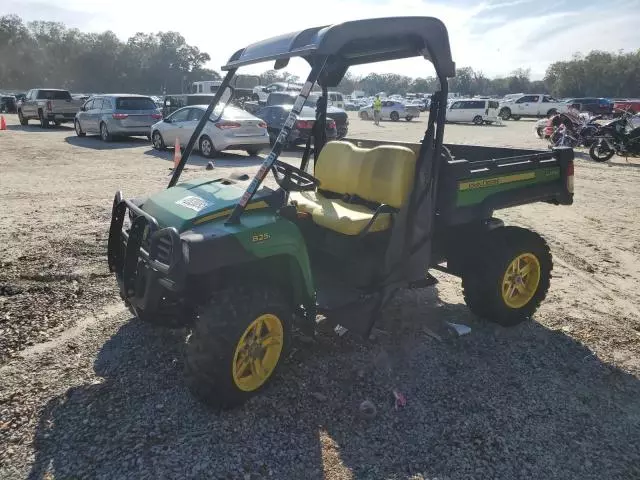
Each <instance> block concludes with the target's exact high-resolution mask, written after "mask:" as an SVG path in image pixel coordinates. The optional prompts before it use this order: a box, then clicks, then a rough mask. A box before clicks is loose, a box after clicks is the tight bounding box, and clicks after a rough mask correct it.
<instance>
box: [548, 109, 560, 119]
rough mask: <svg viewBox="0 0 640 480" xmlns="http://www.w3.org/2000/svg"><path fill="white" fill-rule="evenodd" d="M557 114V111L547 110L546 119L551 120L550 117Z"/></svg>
mask: <svg viewBox="0 0 640 480" xmlns="http://www.w3.org/2000/svg"><path fill="white" fill-rule="evenodd" d="M557 113H558V111H557V110H556V109H555V108H552V109H551V110H549V111H548V112H547V118H551V117H553V116H554V115H556V114H557Z"/></svg>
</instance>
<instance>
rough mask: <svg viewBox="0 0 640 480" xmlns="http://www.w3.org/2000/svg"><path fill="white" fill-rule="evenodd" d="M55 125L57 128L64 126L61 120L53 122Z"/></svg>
mask: <svg viewBox="0 0 640 480" xmlns="http://www.w3.org/2000/svg"><path fill="white" fill-rule="evenodd" d="M53 124H54V125H55V126H56V127H59V126H60V125H62V122H61V121H60V120H54V121H53Z"/></svg>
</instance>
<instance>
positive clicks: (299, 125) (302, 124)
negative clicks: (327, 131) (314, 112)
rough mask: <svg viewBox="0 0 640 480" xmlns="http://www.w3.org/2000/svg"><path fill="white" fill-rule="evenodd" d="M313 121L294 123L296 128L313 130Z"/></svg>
mask: <svg viewBox="0 0 640 480" xmlns="http://www.w3.org/2000/svg"><path fill="white" fill-rule="evenodd" d="M313 123H314V121H313V120H298V121H297V122H296V128H305V129H306V128H313Z"/></svg>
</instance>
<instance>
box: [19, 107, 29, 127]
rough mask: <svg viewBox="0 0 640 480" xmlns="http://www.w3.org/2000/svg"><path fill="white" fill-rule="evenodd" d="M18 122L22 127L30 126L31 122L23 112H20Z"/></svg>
mask: <svg viewBox="0 0 640 480" xmlns="http://www.w3.org/2000/svg"><path fill="white" fill-rule="evenodd" d="M18 120H20V125H22V126H25V125H29V120H28V119H27V118H25V117H24V116H23V115H22V110H18Z"/></svg>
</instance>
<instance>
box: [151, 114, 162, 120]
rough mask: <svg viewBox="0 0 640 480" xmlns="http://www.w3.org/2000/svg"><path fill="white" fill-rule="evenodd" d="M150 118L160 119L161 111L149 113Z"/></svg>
mask: <svg viewBox="0 0 640 480" xmlns="http://www.w3.org/2000/svg"><path fill="white" fill-rule="evenodd" d="M151 118H153V119H154V120H160V119H161V118H162V114H161V113H153V114H151Z"/></svg>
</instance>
